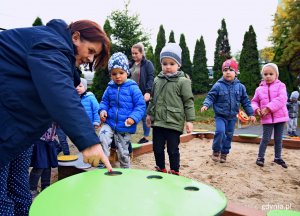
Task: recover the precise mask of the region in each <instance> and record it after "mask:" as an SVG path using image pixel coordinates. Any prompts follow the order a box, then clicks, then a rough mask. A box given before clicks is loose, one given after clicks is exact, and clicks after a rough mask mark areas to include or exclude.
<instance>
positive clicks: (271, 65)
mask: <svg viewBox="0 0 300 216" xmlns="http://www.w3.org/2000/svg"><path fill="white" fill-rule="evenodd" d="M266 67H272V68H273V69H274V70H275V72H276V74H277V77H279V70H278V67H277V65H276V64H274V63H268V64H265V65H264V66H263V67H262V69H261V72H260V73H261V75H263V71H264V69H265V68H266Z"/></svg>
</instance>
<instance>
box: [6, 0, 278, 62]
mask: <svg viewBox="0 0 300 216" xmlns="http://www.w3.org/2000/svg"><path fill="white" fill-rule="evenodd" d="M277 3H278V0H225V1H224V0H206V1H205V0H147V1H146V0H131V2H130V5H129V13H130V14H139V16H140V21H141V23H142V26H143V28H144V29H145V30H146V31H147V32H148V33H150V34H151V43H152V45H153V46H154V48H155V45H156V36H157V33H158V30H159V26H160V25H161V24H162V25H163V26H164V29H165V31H166V39H167V41H168V38H169V34H170V31H171V30H173V31H174V33H175V40H176V42H178V43H179V37H180V34H181V33H184V35H185V39H186V43H187V45H188V47H189V50H190V55H191V59H192V58H193V55H194V47H195V43H196V39H199V38H200V36H201V35H203V37H204V42H205V45H206V52H207V58H208V65H212V64H213V58H214V50H215V43H216V39H217V30H218V29H219V28H220V27H221V20H222V19H223V18H225V21H226V24H227V31H228V36H229V43H230V45H231V50H232V54H234V53H236V52H237V51H238V50H241V49H242V43H243V39H244V34H245V32H246V31H247V30H248V29H249V25H252V26H253V28H254V30H255V32H256V36H257V44H258V49H262V48H264V47H266V46H270V45H271V44H270V42H269V41H268V37H269V36H270V34H271V29H272V25H273V16H274V14H275V12H276V8H277ZM123 8H124V1H123V0H87V1H70V0H26V1H25V0H23V1H14V0H6V1H3V2H2V3H1V7H0V27H1V28H7V29H9V28H16V27H27V26H31V25H32V23H33V21H34V20H35V18H36V17H37V16H39V17H40V18H41V19H42V21H43V23H44V24H45V23H46V22H48V21H49V20H51V19H53V18H60V19H64V20H65V21H66V22H67V23H70V22H71V21H76V20H80V19H90V20H93V21H96V22H98V23H99V24H101V25H102V26H103V24H104V21H105V19H106V18H107V16H108V15H109V14H110V13H111V12H112V11H114V10H117V9H123Z"/></svg>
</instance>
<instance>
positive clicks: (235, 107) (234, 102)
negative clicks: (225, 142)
mask: <svg viewBox="0 0 300 216" xmlns="http://www.w3.org/2000/svg"><path fill="white" fill-rule="evenodd" d="M203 105H204V106H206V107H211V106H212V105H213V109H214V112H215V116H221V117H225V118H228V119H233V118H236V115H237V114H238V112H239V108H240V105H242V106H243V108H244V110H245V112H246V113H247V115H249V116H253V114H254V113H253V109H252V107H251V102H250V100H249V98H248V95H247V92H246V88H245V86H244V85H243V84H241V83H240V81H239V80H238V79H237V78H235V79H234V81H233V82H228V81H226V80H225V79H224V78H223V77H222V78H221V79H219V80H218V81H217V82H216V83H215V84H214V85H213V87H212V89H211V90H210V91H209V92H208V95H207V97H206V98H205V100H204V102H203Z"/></svg>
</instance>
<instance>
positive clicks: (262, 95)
mask: <svg viewBox="0 0 300 216" xmlns="http://www.w3.org/2000/svg"><path fill="white" fill-rule="evenodd" d="M286 103H287V92H286V87H285V84H284V83H282V82H281V81H280V80H278V79H276V80H275V81H274V82H273V83H271V84H267V83H266V82H265V81H261V83H260V84H259V87H257V89H256V90H255V94H254V97H253V99H252V100H251V105H252V108H253V110H254V112H255V113H256V111H257V109H258V108H259V109H260V110H262V109H263V108H265V107H268V108H269V109H270V110H271V112H270V113H269V114H268V115H266V116H264V117H262V118H261V123H262V124H273V123H279V122H287V121H288V120H289V115H288V110H287V107H286Z"/></svg>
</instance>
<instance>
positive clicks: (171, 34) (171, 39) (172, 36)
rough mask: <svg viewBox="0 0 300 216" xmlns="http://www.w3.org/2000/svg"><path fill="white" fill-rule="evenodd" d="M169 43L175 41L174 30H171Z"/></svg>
mask: <svg viewBox="0 0 300 216" xmlns="http://www.w3.org/2000/svg"><path fill="white" fill-rule="evenodd" d="M168 43H175V37H174V32H173V30H171V32H170V35H169V42H168Z"/></svg>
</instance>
